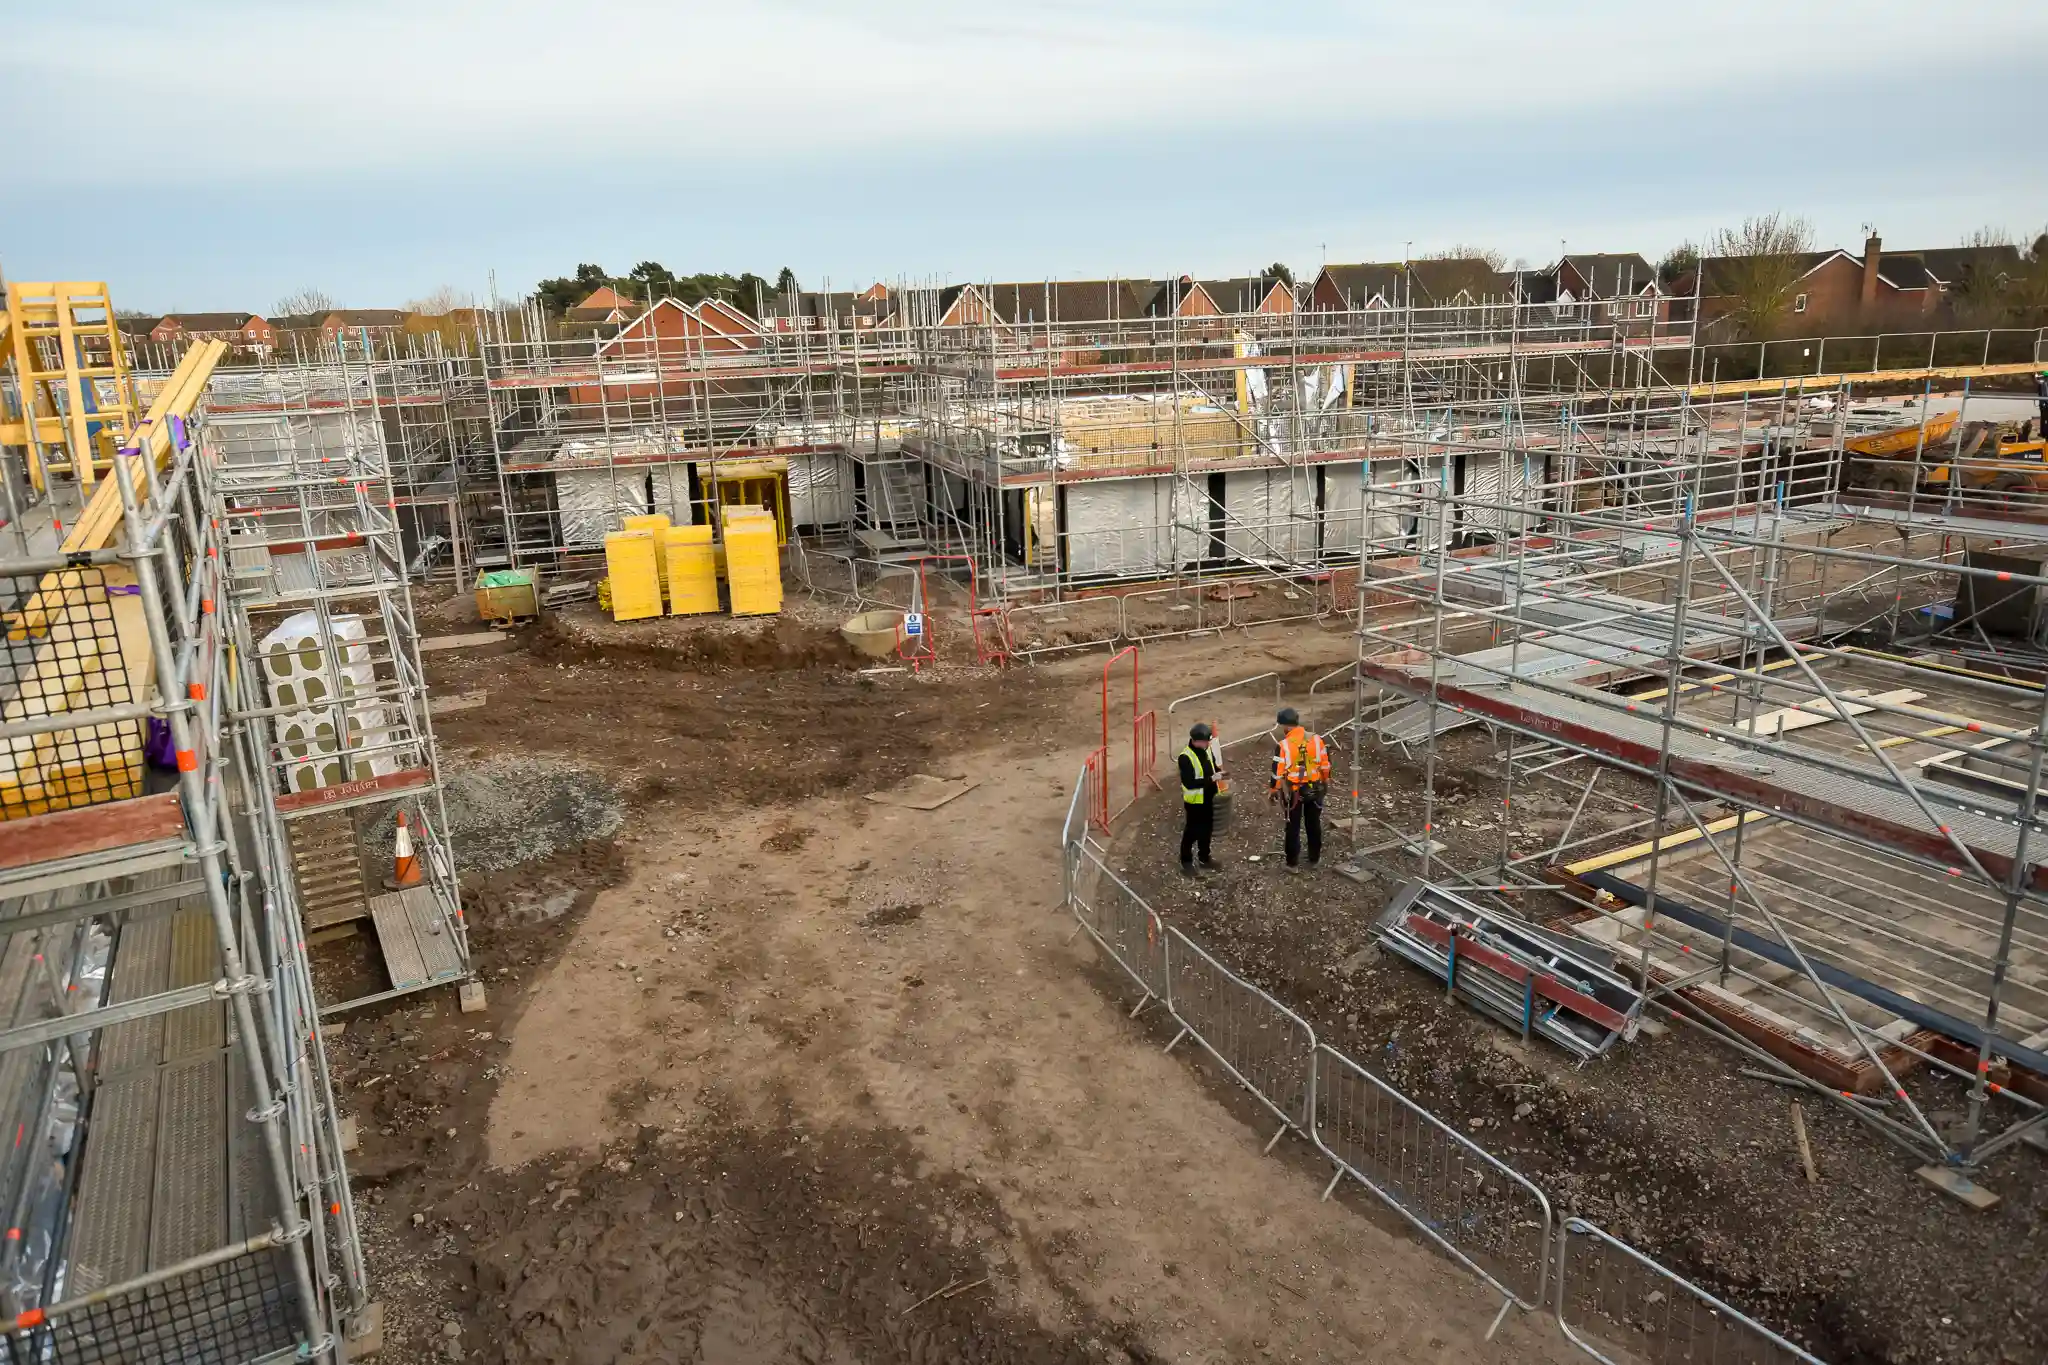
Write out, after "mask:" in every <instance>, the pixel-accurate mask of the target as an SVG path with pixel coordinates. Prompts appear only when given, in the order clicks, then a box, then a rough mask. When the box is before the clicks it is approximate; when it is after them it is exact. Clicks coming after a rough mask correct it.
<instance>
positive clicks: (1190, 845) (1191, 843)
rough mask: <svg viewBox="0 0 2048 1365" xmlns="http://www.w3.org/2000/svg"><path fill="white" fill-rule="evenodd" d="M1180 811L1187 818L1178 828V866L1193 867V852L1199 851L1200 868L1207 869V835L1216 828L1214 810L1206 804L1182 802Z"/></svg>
mask: <svg viewBox="0 0 2048 1365" xmlns="http://www.w3.org/2000/svg"><path fill="white" fill-rule="evenodd" d="M1181 810H1183V811H1184V812H1186V815H1187V818H1186V819H1185V820H1184V821H1183V822H1182V823H1181V827H1180V865H1181V866H1182V867H1193V866H1194V863H1195V852H1196V850H1197V849H1199V850H1200V851H1201V855H1202V866H1204V867H1207V866H1208V865H1209V835H1210V834H1211V833H1213V832H1214V830H1215V828H1216V812H1215V809H1214V808H1213V807H1211V806H1210V805H1209V803H1208V802H1206V801H1203V802H1201V803H1199V804H1197V803H1194V802H1183V803H1182V804H1181Z"/></svg>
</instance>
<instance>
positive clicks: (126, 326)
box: [114, 313, 164, 336]
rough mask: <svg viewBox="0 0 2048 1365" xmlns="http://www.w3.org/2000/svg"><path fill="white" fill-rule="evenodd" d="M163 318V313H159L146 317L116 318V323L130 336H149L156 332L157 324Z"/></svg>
mask: <svg viewBox="0 0 2048 1365" xmlns="http://www.w3.org/2000/svg"><path fill="white" fill-rule="evenodd" d="M163 320H164V319H163V315H162V314H161V313H159V314H156V315H155V316H153V317H145V318H115V319H114V325H115V326H117V327H119V328H120V329H121V330H122V331H123V332H126V333H128V334H129V335H130V336H147V335H148V334H149V333H151V332H154V331H155V330H156V325H157V324H158V323H159V322H162V321H163Z"/></svg>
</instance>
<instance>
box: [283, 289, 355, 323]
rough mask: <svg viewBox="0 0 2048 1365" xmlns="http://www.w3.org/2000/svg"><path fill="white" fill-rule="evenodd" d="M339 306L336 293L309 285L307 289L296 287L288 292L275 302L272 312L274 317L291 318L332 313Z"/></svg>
mask: <svg viewBox="0 0 2048 1365" xmlns="http://www.w3.org/2000/svg"><path fill="white" fill-rule="evenodd" d="M337 307H339V305H338V304H336V303H335V301H334V295H332V294H330V293H328V292H327V291H326V290H324V289H314V288H312V287H310V286H308V287H307V288H305V289H294V290H293V291H292V292H291V293H289V294H286V295H285V296H284V297H283V298H281V299H279V300H278V301H277V302H276V303H275V304H273V305H271V310H270V312H271V316H272V317H274V318H289V317H298V316H300V315H302V314H307V313H331V312H333V311H334V310H335V309H336V308H337Z"/></svg>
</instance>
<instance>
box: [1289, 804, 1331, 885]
mask: <svg viewBox="0 0 2048 1365" xmlns="http://www.w3.org/2000/svg"><path fill="white" fill-rule="evenodd" d="M1304 825H1305V826H1307V827H1308V865H1309V866H1310V867H1314V866H1315V865H1316V864H1317V863H1319V862H1321V861H1322V860H1323V798H1322V797H1320V796H1310V795H1309V794H1307V793H1306V792H1304V793H1302V794H1301V796H1300V797H1299V798H1298V799H1296V801H1295V802H1294V804H1293V805H1291V806H1289V807H1288V808H1287V865H1288V866H1289V867H1293V866H1294V865H1295V864H1296V863H1298V862H1300V861H1301V831H1302V827H1303V826H1304Z"/></svg>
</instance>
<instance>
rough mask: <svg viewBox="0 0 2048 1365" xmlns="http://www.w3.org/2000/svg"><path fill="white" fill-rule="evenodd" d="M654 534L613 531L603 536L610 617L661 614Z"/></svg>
mask: <svg viewBox="0 0 2048 1365" xmlns="http://www.w3.org/2000/svg"><path fill="white" fill-rule="evenodd" d="M656 559H657V556H656V554H655V550H654V536H653V534H652V533H651V532H648V531H614V532H612V533H611V534H610V535H608V536H606V537H605V538H604V565H605V569H606V571H607V573H608V575H609V577H610V579H611V585H612V619H613V620H614V621H638V620H642V619H644V618H646V617H649V616H659V615H661V576H660V572H659V571H658V570H657V569H656V567H655V560H656Z"/></svg>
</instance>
